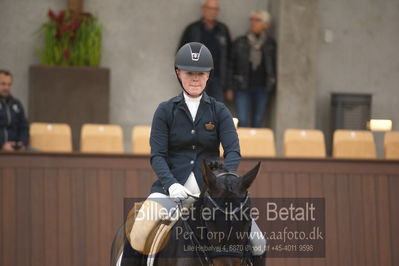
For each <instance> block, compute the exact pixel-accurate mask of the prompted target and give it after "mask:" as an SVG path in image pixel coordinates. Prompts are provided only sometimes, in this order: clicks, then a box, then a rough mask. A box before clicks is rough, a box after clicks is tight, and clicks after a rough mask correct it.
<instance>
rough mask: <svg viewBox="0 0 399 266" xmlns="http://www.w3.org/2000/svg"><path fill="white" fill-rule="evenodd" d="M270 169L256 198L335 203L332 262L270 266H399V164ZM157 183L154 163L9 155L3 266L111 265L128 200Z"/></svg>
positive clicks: (301, 163) (2, 176)
mask: <svg viewBox="0 0 399 266" xmlns="http://www.w3.org/2000/svg"><path fill="white" fill-rule="evenodd" d="M261 161H262V167H261V170H260V173H259V175H258V177H257V179H256V180H255V182H254V185H253V186H252V188H251V196H252V197H322V198H325V204H326V205H325V206H326V256H325V258H317V259H316V258H314V259H313V258H294V259H284V258H269V259H268V265H272V266H290V265H303V266H308V265H317V266H322V265H323V266H324V265H326V266H336V265H340V266H341V265H342V266H352V265H355V266H357V265H358V266H364V265H370V266H372V265H382V266H391V265H392V266H394V265H398V266H399V255H398V253H397V252H396V251H397V250H398V249H399V238H398V237H396V236H398V235H399V161H377V160H371V161H366V160H332V159H282V158H273V159H266V158H265V159H262V160H261ZM256 162H257V159H245V160H242V163H241V166H240V170H239V173H241V174H243V173H245V172H246V171H248V170H250V169H251V168H252V167H253V166H254V165H255V164H256ZM154 180H155V175H154V174H153V172H152V170H151V168H150V164H149V158H148V157H145V156H131V155H98V154H84V155H82V154H73V153H72V154H46V153H13V154H11V153H0V193H1V194H0V208H1V210H0V265H1V266H2V265H4V266H8V265H24V266H25V265H34V266H39V265H40V266H52V265H65V266H66V265H73V266H75V265H76V266H92V265H93V266H94V265H95V266H105V265H109V255H110V246H111V242H112V239H113V236H114V234H115V233H116V231H117V229H118V228H119V226H120V225H121V224H122V223H123V208H124V206H123V204H124V199H125V198H131V197H145V196H147V195H148V194H149V190H150V186H151V184H152V183H153V181H154Z"/></svg>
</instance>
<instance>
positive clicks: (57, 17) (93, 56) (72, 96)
mask: <svg viewBox="0 0 399 266" xmlns="http://www.w3.org/2000/svg"><path fill="white" fill-rule="evenodd" d="M70 1H71V2H73V1H72V0H70ZM79 10H80V9H79V8H72V5H71V3H69V8H68V9H65V10H62V11H60V12H58V13H55V12H53V11H52V10H49V11H48V13H47V20H46V21H45V22H44V24H43V25H41V27H40V29H39V31H38V34H39V36H40V39H41V41H42V44H41V45H40V49H39V51H38V56H39V59H40V64H38V65H33V66H31V67H30V69H29V112H28V115H29V119H30V121H32V122H34V121H37V122H49V123H67V124H69V125H70V126H71V128H72V136H73V146H74V149H75V150H78V148H79V135H80V128H81V126H82V125H83V124H84V123H108V122H109V91H110V71H109V69H108V68H103V67H100V63H101V51H102V47H101V38H102V27H101V24H100V23H99V20H98V19H97V18H96V17H95V16H93V15H92V14H90V13H86V12H80V11H79Z"/></svg>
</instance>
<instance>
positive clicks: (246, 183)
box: [241, 161, 260, 191]
mask: <svg viewBox="0 0 399 266" xmlns="http://www.w3.org/2000/svg"><path fill="white" fill-rule="evenodd" d="M259 168H260V161H259V162H258V163H257V164H256V166H255V167H254V168H253V169H252V170H250V171H249V172H248V173H246V174H245V175H244V176H243V177H242V180H241V190H242V191H247V190H248V188H249V187H250V186H251V184H252V182H253V181H254V180H255V177H256V176H257V174H258V172H259Z"/></svg>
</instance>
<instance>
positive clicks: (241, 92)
mask: <svg viewBox="0 0 399 266" xmlns="http://www.w3.org/2000/svg"><path fill="white" fill-rule="evenodd" d="M270 21H271V17H270V14H269V13H268V12H266V11H254V12H252V13H251V16H250V24H249V32H248V33H247V34H246V35H244V36H241V37H238V38H237V39H236V40H235V41H234V43H233V46H232V55H231V65H230V72H231V81H230V82H231V83H230V86H229V88H230V89H232V91H233V92H234V103H235V107H236V112H237V116H238V119H239V126H241V127H261V126H262V123H263V117H264V113H265V110H266V106H267V102H268V98H269V95H270V93H271V92H273V91H274V89H275V86H276V60H275V58H276V42H275V41H274V40H273V39H272V38H271V37H270V36H269V35H268V33H267V29H268V27H269V25H270ZM232 94H233V93H232Z"/></svg>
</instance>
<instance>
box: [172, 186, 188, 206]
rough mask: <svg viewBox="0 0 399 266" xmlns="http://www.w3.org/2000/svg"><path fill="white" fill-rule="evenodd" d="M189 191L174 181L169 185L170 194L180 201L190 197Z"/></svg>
mask: <svg viewBox="0 0 399 266" xmlns="http://www.w3.org/2000/svg"><path fill="white" fill-rule="evenodd" d="M188 193H189V191H188V190H187V188H185V187H184V186H183V185H181V184H179V183H174V184H172V185H171V186H170V187H169V196H170V197H171V198H173V200H174V201H176V202H178V201H181V200H185V199H187V198H188Z"/></svg>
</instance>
